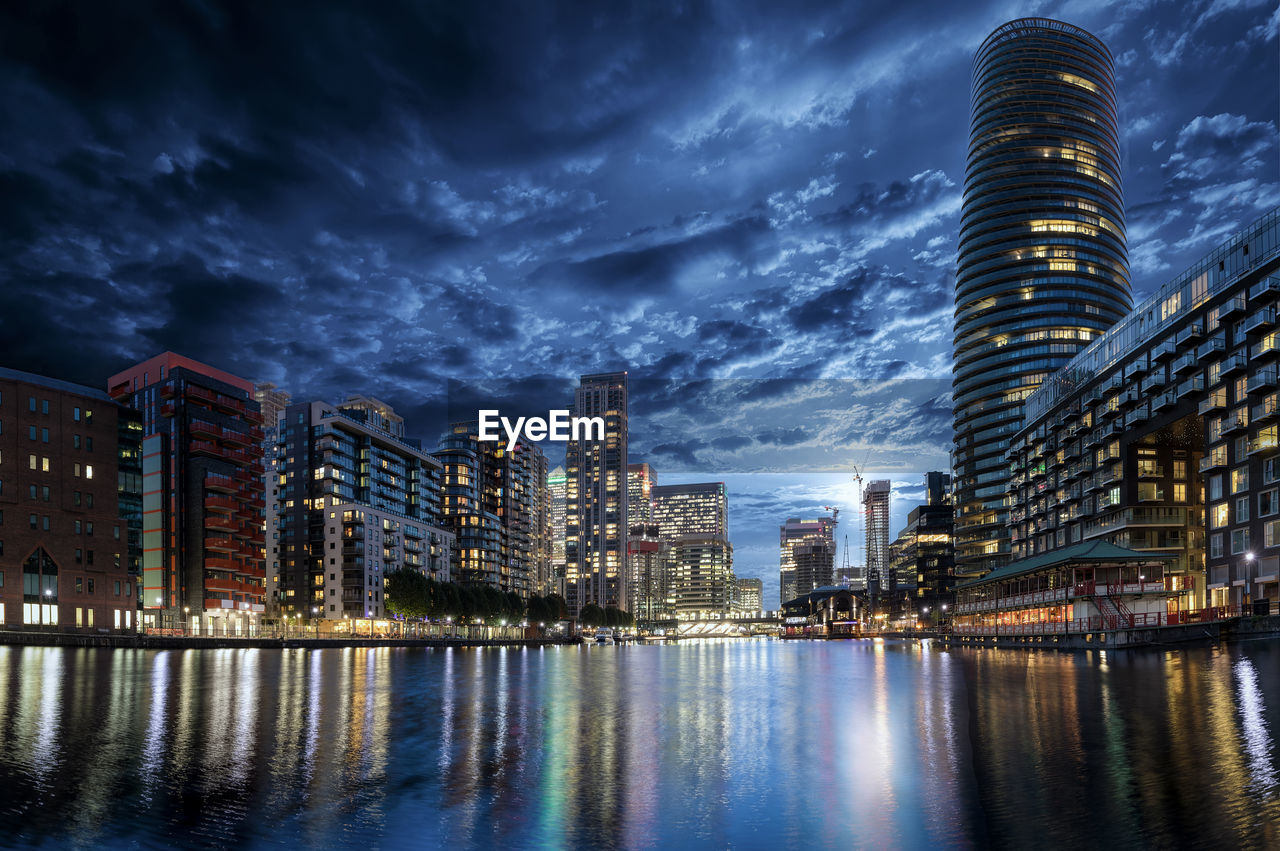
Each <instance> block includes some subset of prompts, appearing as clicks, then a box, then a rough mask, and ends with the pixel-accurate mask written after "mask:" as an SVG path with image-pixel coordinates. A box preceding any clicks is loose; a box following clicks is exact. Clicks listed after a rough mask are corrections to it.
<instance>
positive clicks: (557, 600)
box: [543, 594, 569, 621]
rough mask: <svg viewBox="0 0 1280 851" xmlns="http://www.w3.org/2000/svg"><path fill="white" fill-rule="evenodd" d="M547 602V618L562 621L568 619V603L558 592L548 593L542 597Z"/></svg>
mask: <svg viewBox="0 0 1280 851" xmlns="http://www.w3.org/2000/svg"><path fill="white" fill-rule="evenodd" d="M543 600H545V601H546V604H547V620H552V621H563V620H568V619H569V604H568V603H566V602H565V599H564V597H561V596H560V595H559V594H548V595H547V596H546V597H543Z"/></svg>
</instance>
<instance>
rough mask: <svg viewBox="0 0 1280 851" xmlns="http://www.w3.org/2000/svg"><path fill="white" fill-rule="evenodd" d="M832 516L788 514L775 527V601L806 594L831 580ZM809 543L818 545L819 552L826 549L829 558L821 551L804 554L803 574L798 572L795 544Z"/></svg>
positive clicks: (792, 598)
mask: <svg viewBox="0 0 1280 851" xmlns="http://www.w3.org/2000/svg"><path fill="white" fill-rule="evenodd" d="M835 533H836V520H835V518H834V517H818V518H815V519H812V520H803V519H801V518H799V517H789V518H787V521H786V522H785V523H783V524H782V526H780V527H779V528H778V579H779V588H778V595H779V600H778V603H779V605H781V604H782V603H785V602H787V601H788V600H794V599H795V598H796V597H800V596H803V595H805V594H808V593H809V592H810V591H812V590H813V589H814V588H821V587H823V586H825V585H831V584H833V583H834V582H835V558H836V555H835V553H836V544H835ZM811 544H818V545H821V547H822V548H823V550H822V552H823V553H826V552H828V551H829V553H830V561H829V562H827V561H826V560H825V556H824V555H820V556H817V557H815V556H813V555H812V554H810V555H809V556H807V557H806V571H805V575H804V576H803V577H801V576H800V575H799V573H798V565H797V560H796V548H797V547H800V546H807V545H811Z"/></svg>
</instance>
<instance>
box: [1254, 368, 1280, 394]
mask: <svg viewBox="0 0 1280 851" xmlns="http://www.w3.org/2000/svg"><path fill="white" fill-rule="evenodd" d="M1278 372H1280V370H1277V369H1276V367H1274V366H1271V367H1267V368H1266V369H1260V370H1258V371H1257V372H1255V373H1254V374H1253V375H1251V376H1249V383H1248V385H1247V389H1248V391H1249V392H1250V393H1257V392H1259V391H1262V390H1274V389H1275V387H1276V376H1277V373H1278Z"/></svg>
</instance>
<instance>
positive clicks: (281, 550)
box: [267, 402, 453, 621]
mask: <svg viewBox="0 0 1280 851" xmlns="http://www.w3.org/2000/svg"><path fill="white" fill-rule="evenodd" d="M388 422H391V423H393V424H394V423H395V422H396V420H388V418H387V417H384V416H373V417H370V416H369V411H368V409H366V408H363V407H359V406H356V407H351V408H347V407H346V403H343V405H340V406H338V405H330V404H328V403H325V402H309V403H307V402H304V403H299V404H291V405H289V406H288V407H287V408H285V410H284V412H283V414H282V416H281V418H280V420H279V435H278V439H277V442H278V446H279V451H278V452H277V453H276V457H277V463H278V466H277V467H276V470H275V473H276V481H275V482H274V483H272V499H271V501H270V504H269V510H268V517H267V528H268V530H269V532H270V535H271V539H270V540H269V542H268V543H269V551H268V570H267V586H268V589H269V602H270V609H271V611H272V613H273V614H278V615H280V616H283V617H286V618H290V617H292V618H300V619H303V620H322V621H324V620H328V621H343V620H361V619H367V618H375V619H376V618H382V617H384V616H385V615H386V606H385V601H384V599H383V592H384V577H385V576H386V574H388V573H390V572H392V571H394V570H398V569H401V568H409V569H412V570H417V571H419V572H421V573H424V574H425V575H427V576H429V577H431V578H433V579H437V580H440V581H447V580H448V579H449V578H450V567H451V561H452V555H453V535H452V534H451V533H450V532H448V531H446V530H445V529H443V528H441V527H440V521H439V515H440V496H439V494H440V478H441V465H440V462H438V461H437V460H436V459H435V458H433V457H432V456H430V455H429V454H427V453H425V452H423V451H422V449H421V448H420V446H419V445H418V444H417V443H416V442H411V441H407V440H405V439H404V437H403V429H398V431H399V434H393V433H392V432H390V431H388V430H386V429H385V428H383V426H384V425H386V424H387V423H388Z"/></svg>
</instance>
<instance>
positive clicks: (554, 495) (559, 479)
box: [545, 465, 567, 596]
mask: <svg viewBox="0 0 1280 851" xmlns="http://www.w3.org/2000/svg"><path fill="white" fill-rule="evenodd" d="M566 479H567V477H566V475H565V472H564V466H563V465H557V466H556V468H555V469H554V470H552V471H551V472H549V473H548V474H547V499H548V501H549V511H550V520H551V529H550V535H551V573H550V577H549V580H548V584H547V589H546V591H545V593H548V594H551V593H555V594H559V595H561V596H564V593H565V591H564V564H565V560H564V529H565V481H566Z"/></svg>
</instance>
